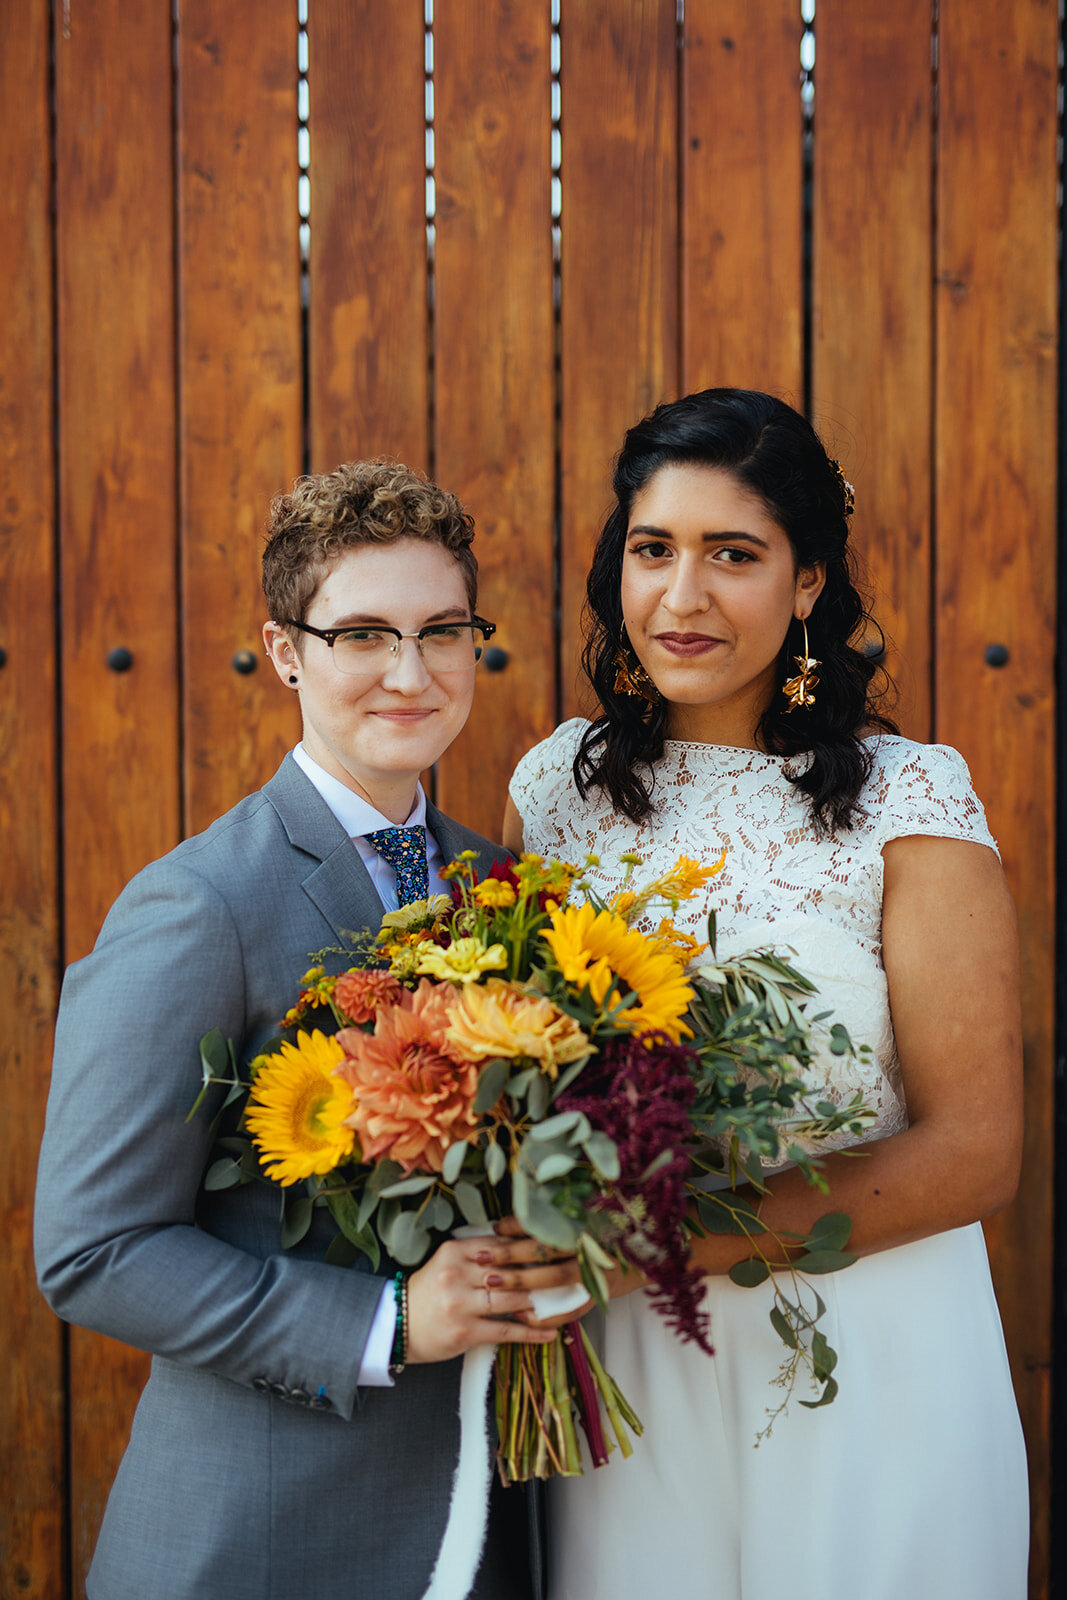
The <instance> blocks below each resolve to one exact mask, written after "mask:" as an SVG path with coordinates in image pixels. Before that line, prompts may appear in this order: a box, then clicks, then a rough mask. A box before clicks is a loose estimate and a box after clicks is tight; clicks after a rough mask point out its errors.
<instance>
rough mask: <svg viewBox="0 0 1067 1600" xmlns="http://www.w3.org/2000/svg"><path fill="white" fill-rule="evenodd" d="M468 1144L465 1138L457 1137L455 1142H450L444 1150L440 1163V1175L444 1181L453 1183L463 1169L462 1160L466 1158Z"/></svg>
mask: <svg viewBox="0 0 1067 1600" xmlns="http://www.w3.org/2000/svg"><path fill="white" fill-rule="evenodd" d="M469 1149H470V1145H469V1144H468V1143H467V1141H466V1139H457V1140H456V1142H455V1144H450V1145H449V1147H448V1149H447V1150H446V1151H445V1159H444V1161H443V1162H442V1163H441V1176H442V1178H443V1179H444V1180H445V1182H446V1183H455V1181H456V1179H457V1178H458V1177H459V1175H460V1173H461V1172H462V1171H463V1162H464V1160H465V1159H466V1155H467V1151H468V1150H469Z"/></svg>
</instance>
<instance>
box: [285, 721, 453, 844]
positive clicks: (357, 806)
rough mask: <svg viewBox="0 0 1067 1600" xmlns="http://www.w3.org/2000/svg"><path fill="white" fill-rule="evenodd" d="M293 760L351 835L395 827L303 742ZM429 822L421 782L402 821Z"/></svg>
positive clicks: (422, 824)
mask: <svg viewBox="0 0 1067 1600" xmlns="http://www.w3.org/2000/svg"><path fill="white" fill-rule="evenodd" d="M293 760H294V761H295V762H296V764H297V766H298V767H299V768H300V770H301V772H302V773H303V774H304V776H305V777H306V778H307V780H308V782H309V783H310V784H311V785H312V786H313V787H314V788H315V789H317V790H318V792H319V794H320V795H321V796H322V798H323V799H324V800H325V802H326V804H327V805H328V806H329V808H330V810H331V811H332V812H333V814H334V816H335V817H336V818H337V820H338V822H339V823H340V824H341V826H342V828H344V830H345V832H346V833H347V834H348V836H349V838H350V839H357V838H362V837H363V835H365V834H368V833H375V832H377V830H378V829H379V828H395V827H396V826H397V824H396V823H395V822H390V820H389V818H388V817H386V816H383V815H382V813H381V812H380V811H377V810H376V809H375V808H374V806H372V805H371V803H370V801H369V800H364V798H363V796H362V795H359V794H357V793H356V791H355V790H354V789H350V788H349V787H348V785H347V784H346V783H342V782H341V780H340V778H335V777H334V775H333V773H332V772H327V771H326V769H325V767H321V766H320V765H319V763H318V762H317V761H316V760H315V759H314V758H313V757H312V756H309V755H308V753H307V751H306V750H305V749H304V746H303V744H302V743H301V744H298V745H297V746H296V748H295V750H294V751H293ZM425 826H426V794H425V791H424V790H423V787H422V784H421V783H419V784H416V786H415V804H414V805H413V806H412V808H411V811H410V813H409V815H408V816H407V817H406V818H405V820H404V822H403V823H401V827H404V828H425Z"/></svg>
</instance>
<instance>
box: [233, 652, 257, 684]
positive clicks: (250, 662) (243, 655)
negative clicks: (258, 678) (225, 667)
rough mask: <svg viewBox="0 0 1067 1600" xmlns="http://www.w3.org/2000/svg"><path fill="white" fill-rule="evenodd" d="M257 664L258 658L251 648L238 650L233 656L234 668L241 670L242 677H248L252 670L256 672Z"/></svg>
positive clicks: (236, 670) (237, 670) (235, 670)
mask: <svg viewBox="0 0 1067 1600" xmlns="http://www.w3.org/2000/svg"><path fill="white" fill-rule="evenodd" d="M256 665H257V663H256V658H255V656H254V655H253V654H252V652H251V650H238V652H237V654H236V655H235V656H234V658H233V670H234V672H239V673H240V674H241V676H242V678H247V677H248V674H249V673H250V672H255V670H256Z"/></svg>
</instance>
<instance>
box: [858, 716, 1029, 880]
mask: <svg viewBox="0 0 1067 1600" xmlns="http://www.w3.org/2000/svg"><path fill="white" fill-rule="evenodd" d="M894 744H896V745H897V749H896V751H895V752H894V753H893V755H892V756H890V757H889V758H888V759H885V758H883V761H882V763H881V764H882V768H883V770H882V772H881V774H880V776H878V777H876V779H875V784H876V796H875V798H874V803H873V805H871V807H870V812H871V816H872V821H873V823H874V830H875V833H876V836H877V841H878V848H879V850H880V849H881V848H882V847H883V845H887V844H888V843H889V842H890V840H891V839H902V838H905V837H906V836H907V835H909V834H916V833H919V834H929V835H931V836H933V837H935V838H939V839H962V840H967V841H969V842H971V843H973V844H984V845H988V846H989V848H990V849H991V850H994V851H996V850H997V845H996V840H995V839H994V838H993V835H992V834H991V833H990V831H989V828H988V825H987V823H986V816H985V810H984V808H983V806H982V802H981V801H980V800H979V798H978V796H977V795H976V794H975V792H974V788H973V786H972V784H971V775H970V773H969V771H968V770H967V763H966V761H964V759H963V757H962V756H961V755H960V753H959V751H958V750H953V749H951V748H950V747H949V746H948V745H944V744H930V745H926V744H913V743H912V742H911V741H910V740H906V739H901V740H897V741H894ZM999 853H1000V852H999V851H997V854H998V855H999Z"/></svg>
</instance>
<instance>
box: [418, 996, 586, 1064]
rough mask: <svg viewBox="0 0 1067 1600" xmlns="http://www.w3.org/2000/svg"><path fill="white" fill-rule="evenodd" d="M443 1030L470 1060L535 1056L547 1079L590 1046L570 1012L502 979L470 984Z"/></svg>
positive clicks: (584, 1052)
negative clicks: (563, 1010) (445, 1028)
mask: <svg viewBox="0 0 1067 1600" xmlns="http://www.w3.org/2000/svg"><path fill="white" fill-rule="evenodd" d="M446 1033H447V1037H448V1038H449V1039H450V1040H451V1042H452V1043H453V1044H454V1045H455V1046H456V1048H457V1049H459V1050H461V1051H462V1052H463V1054H464V1056H465V1057H467V1058H468V1059H469V1060H471V1061H488V1060H489V1059H490V1058H491V1057H493V1056H505V1057H507V1058H508V1059H513V1058H514V1057H516V1056H524V1057H526V1058H527V1059H529V1060H530V1061H539V1062H540V1063H541V1064H542V1066H543V1067H544V1068H545V1071H546V1073H547V1074H548V1076H549V1077H550V1078H555V1077H556V1075H557V1073H558V1070H559V1068H560V1067H561V1066H566V1065H567V1064H568V1063H569V1062H571V1061H581V1060H582V1059H583V1058H584V1057H585V1056H587V1055H589V1054H590V1053H591V1052H592V1049H593V1046H592V1045H591V1044H590V1042H589V1040H588V1039H587V1037H586V1035H585V1034H584V1033H583V1032H582V1030H581V1028H580V1027H579V1026H578V1024H577V1023H576V1022H575V1021H574V1019H573V1017H568V1016H566V1015H565V1014H564V1013H563V1012H562V1011H560V1009H559V1008H558V1006H554V1005H553V1004H552V1002H551V1000H547V999H545V997H544V995H533V994H528V993H526V992H525V991H524V990H522V989H520V988H517V987H516V986H515V985H514V984H511V983H508V982H506V980H505V979H503V978H489V979H488V980H487V981H486V982H485V983H484V984H468V985H467V986H466V987H465V988H464V990H463V992H462V995H461V997H460V998H459V999H458V1000H457V1001H456V1003H455V1004H454V1005H453V1007H452V1009H451V1021H450V1023H449V1026H448V1028H447V1030H446Z"/></svg>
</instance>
